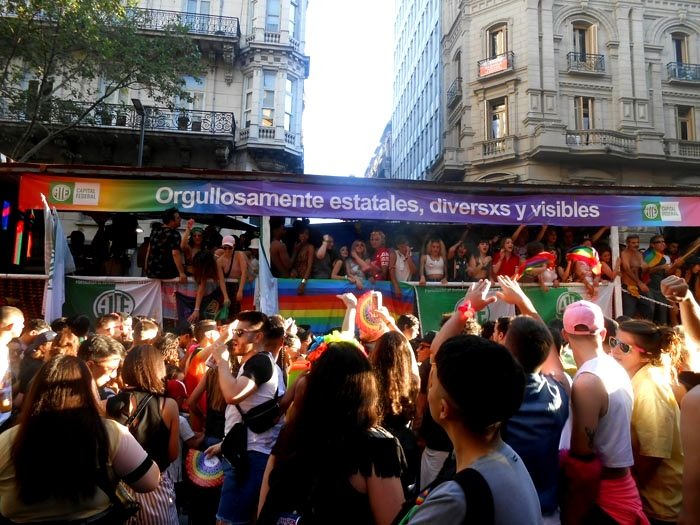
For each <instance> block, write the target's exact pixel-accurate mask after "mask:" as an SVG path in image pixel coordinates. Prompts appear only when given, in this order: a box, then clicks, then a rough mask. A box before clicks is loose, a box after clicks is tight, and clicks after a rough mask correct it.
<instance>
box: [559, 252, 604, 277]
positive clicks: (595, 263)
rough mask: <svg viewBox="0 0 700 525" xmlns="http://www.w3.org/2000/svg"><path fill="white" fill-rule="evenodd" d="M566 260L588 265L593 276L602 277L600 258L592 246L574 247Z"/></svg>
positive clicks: (567, 254) (567, 253)
mask: <svg viewBox="0 0 700 525" xmlns="http://www.w3.org/2000/svg"><path fill="white" fill-rule="evenodd" d="M566 260H567V261H572V262H577V261H578V262H582V263H586V264H587V265H588V266H590V268H591V272H593V275H600V271H601V264H600V259H599V258H598V252H597V251H596V249H595V248H593V247H592V246H574V247H573V248H571V249H570V250H569V251H568V252H566Z"/></svg>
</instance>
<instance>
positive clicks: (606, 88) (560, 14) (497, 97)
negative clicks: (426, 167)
mask: <svg viewBox="0 0 700 525" xmlns="http://www.w3.org/2000/svg"><path fill="white" fill-rule="evenodd" d="M405 3H410V2H409V1H408V0H407V1H406V2H405ZM440 16H441V23H440V26H441V31H442V42H441V53H442V57H441V63H442V82H443V86H447V87H448V88H447V89H443V90H442V96H441V104H440V105H441V112H442V115H444V120H443V125H442V130H441V131H442V137H443V143H442V146H441V150H440V154H439V156H438V157H437V158H436V160H435V162H434V163H433V165H432V166H431V169H430V171H429V173H428V174H427V176H426V178H432V179H436V180H466V181H473V182H476V181H485V182H486V181H488V182H497V181H521V182H532V183H598V184H610V185H624V184H641V185H645V184H651V183H653V184H655V185H657V186H664V185H673V184H700V177H698V175H697V169H698V167H700V127H699V124H700V123H699V122H698V118H697V117H696V113H697V112H698V111H700V65H698V64H700V3H698V2H696V1H690V0H625V1H619V2H611V1H607V0H446V1H444V2H442V10H441V15H440ZM398 75H399V73H398V71H397V77H398ZM430 114H431V113H430V112H428V113H427V114H426V117H427V116H429V115H430ZM421 129H428V127H427V126H423V127H422V128H421ZM416 133H420V130H416Z"/></svg>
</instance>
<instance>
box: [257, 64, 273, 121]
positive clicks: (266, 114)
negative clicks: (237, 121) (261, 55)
mask: <svg viewBox="0 0 700 525" xmlns="http://www.w3.org/2000/svg"><path fill="white" fill-rule="evenodd" d="M275 77H276V73H275V72H274V71H269V70H264V71H263V86H262V119H261V120H260V124H261V125H262V126H263V127H266V128H271V127H274V125H275V81H276V78H275Z"/></svg>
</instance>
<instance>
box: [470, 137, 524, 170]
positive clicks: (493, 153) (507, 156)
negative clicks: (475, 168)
mask: <svg viewBox="0 0 700 525" xmlns="http://www.w3.org/2000/svg"><path fill="white" fill-rule="evenodd" d="M473 153H474V154H473V157H472V163H473V164H476V165H483V164H491V163H497V162H502V161H509V160H513V159H515V158H516V151H515V136H514V135H506V136H504V137H499V138H497V139H489V140H485V141H483V142H475V143H474V150H473Z"/></svg>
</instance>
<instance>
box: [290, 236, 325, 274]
mask: <svg viewBox="0 0 700 525" xmlns="http://www.w3.org/2000/svg"><path fill="white" fill-rule="evenodd" d="M308 246H309V245H308V244H307V245H305V246H302V247H300V248H299V251H298V252H297V256H296V257H295V258H294V269H295V270H296V271H297V277H299V278H300V279H301V278H302V277H304V274H305V273H306V265H307V264H309V250H308ZM312 257H313V255H312ZM311 270H312V271H313V266H312V267H311ZM328 275H330V272H329V273H328Z"/></svg>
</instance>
